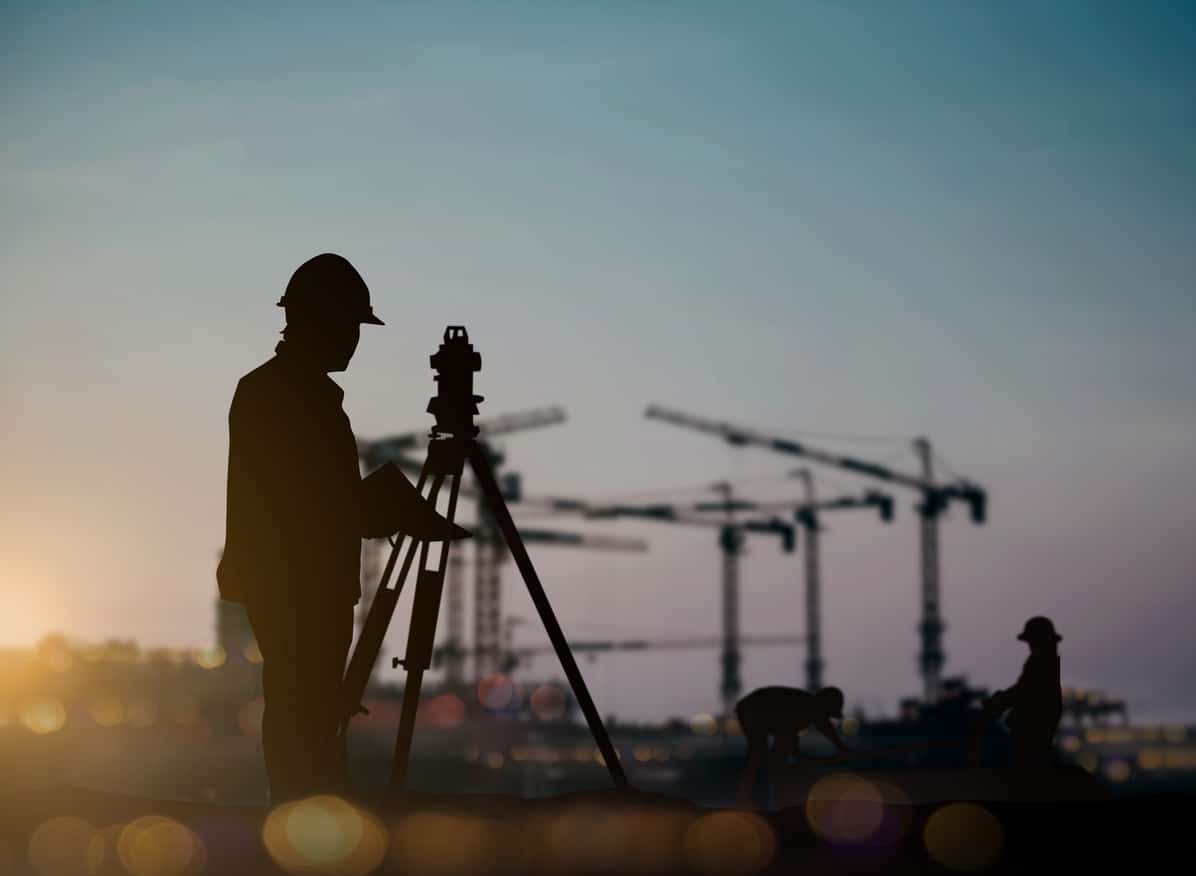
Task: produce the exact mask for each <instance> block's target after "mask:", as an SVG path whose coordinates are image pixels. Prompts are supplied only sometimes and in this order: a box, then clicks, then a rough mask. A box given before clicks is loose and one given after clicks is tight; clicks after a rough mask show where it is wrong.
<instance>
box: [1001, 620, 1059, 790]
mask: <svg viewBox="0 0 1196 876" xmlns="http://www.w3.org/2000/svg"><path fill="white" fill-rule="evenodd" d="M1018 639H1019V640H1020V641H1022V642H1025V643H1026V644H1027V645H1029V646H1030V656H1029V657H1028V658H1026V662H1025V665H1024V666H1023V667H1022V674H1021V675H1020V676H1019V677H1018V680H1017V683H1016V684H1014V685H1013V687H1010V688H1007V689H1005V690H999V691H997V692H996V693H994V694H993V695H992V696H991V697H989V698H988V699H987V700H985V701H984V703H983V707H984V714H985V715H986V716H987V717H989V718H993V717H996V716H998V715H1000V714H1001V713H1002V712H1005V711H1010V710H1011V711H1010V715H1009V718H1008V720H1007V723H1008V724H1009V729H1010V731H1011V732H1012V734H1013V763H1014V766H1017V767H1022V768H1041V767H1048V766H1050V765H1051V762H1052V759H1053V752H1054V739H1055V731H1056V730H1057V729H1058V728H1059V719H1060V717H1062V715H1063V688H1062V687H1061V686H1060V683H1059V642H1061V641H1063V637H1062V636H1060V635H1059V634H1058V633H1056V632H1055V625H1054V624H1053V623H1051V621H1050V619H1049V618H1045V617H1032V618H1030V619H1029V620H1028V621H1026V625H1025V628H1024V629H1023V630H1022V633H1021V635H1019V636H1018Z"/></svg>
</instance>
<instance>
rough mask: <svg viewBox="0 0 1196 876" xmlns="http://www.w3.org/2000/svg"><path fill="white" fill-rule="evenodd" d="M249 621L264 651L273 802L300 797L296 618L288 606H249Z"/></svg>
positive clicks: (265, 744)
mask: <svg viewBox="0 0 1196 876" xmlns="http://www.w3.org/2000/svg"><path fill="white" fill-rule="evenodd" d="M248 614H249V623H250V626H251V627H252V628H253V634H254V637H255V638H256V639H257V644H258V650H260V651H261V653H262V700H263V702H264V704H265V708H264V710H263V713H262V755H263V757H264V759H265V763H266V777H267V779H268V780H269V783H270V802H271V803H272V804H274V805H278V804H279V803H282V802H285V801H286V800H291V799H294V798H295V797H297V796H300V793H299V790H298V787H297V783H296V781H295V763H296V760H297V752H296V746H295V726H296V723H297V722H298V721H299V720H300V715H299V709H298V705H299V703H298V700H297V697H296V691H295V674H294V673H295V667H294V665H293V656H294V651H295V649H294V647H293V642H294V629H293V626H294V618H293V615H292V613H291V612H290V611H289V610H288V607H287V606H265V605H255V606H252V607H248Z"/></svg>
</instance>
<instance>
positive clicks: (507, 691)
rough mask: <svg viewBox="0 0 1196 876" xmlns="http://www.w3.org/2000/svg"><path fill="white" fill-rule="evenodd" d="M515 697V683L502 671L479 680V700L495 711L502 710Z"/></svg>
mask: <svg viewBox="0 0 1196 876" xmlns="http://www.w3.org/2000/svg"><path fill="white" fill-rule="evenodd" d="M514 699H515V684H514V682H512V681H511V679H510V678H509V677H508V676H506V675H503V674H502V673H501V672H495V673H492V674H490V675H487V676H486V677H485V678H483V679H482V680H481V681H479V682H478V702H479V703H481V704H482V706H483V707H485V708H487V709H490V710H491V711H493V712H498V711H502V710H503V709H505V708H507V707H508V706H510V705H511V702H512V701H513V700H514Z"/></svg>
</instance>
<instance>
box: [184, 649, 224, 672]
mask: <svg viewBox="0 0 1196 876" xmlns="http://www.w3.org/2000/svg"><path fill="white" fill-rule="evenodd" d="M192 659H193V660H194V661H195V663H196V664H197V665H198V666H202V667H203V668H204V669H219V668H220V667H221V666H223V665H224V661H225V660H227V659H228V655H227V654H225V653H224V649H223V648H222V647H220V646H219V645H209V646H208V647H206V648H196V649H195V651H194V652H193V653H192Z"/></svg>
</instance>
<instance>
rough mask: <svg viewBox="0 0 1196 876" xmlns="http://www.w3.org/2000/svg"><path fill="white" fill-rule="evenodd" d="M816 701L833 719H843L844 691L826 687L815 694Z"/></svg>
mask: <svg viewBox="0 0 1196 876" xmlns="http://www.w3.org/2000/svg"><path fill="white" fill-rule="evenodd" d="M814 699H815V700H817V701H818V703H819V705H821V706H822V709H823V711H825V712H826V714H827V715H829V716H830V717H832V718H842V717H843V691H841V690H839V688H837V687H824V688H821V689H820V690H819V691H818V693H816V694H814Z"/></svg>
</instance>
